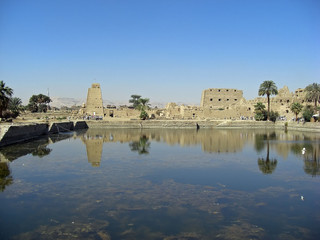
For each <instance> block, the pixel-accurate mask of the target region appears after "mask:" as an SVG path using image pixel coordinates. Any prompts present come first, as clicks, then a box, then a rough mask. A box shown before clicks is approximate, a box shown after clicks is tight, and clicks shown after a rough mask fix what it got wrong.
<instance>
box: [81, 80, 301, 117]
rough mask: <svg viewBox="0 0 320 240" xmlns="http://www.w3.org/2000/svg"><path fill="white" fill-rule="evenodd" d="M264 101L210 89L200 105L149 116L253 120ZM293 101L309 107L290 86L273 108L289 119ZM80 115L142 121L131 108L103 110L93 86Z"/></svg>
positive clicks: (171, 105) (171, 106) (96, 86)
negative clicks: (255, 106) (256, 110)
mask: <svg viewBox="0 0 320 240" xmlns="http://www.w3.org/2000/svg"><path fill="white" fill-rule="evenodd" d="M258 102H262V103H263V104H265V106H266V107H267V98H266V97H265V96H263V97H257V98H255V99H253V100H246V99H245V98H244V97H243V91H242V90H238V89H230V88H209V89H205V90H204V91H203V92H202V95H201V102H200V106H186V105H177V104H176V103H168V104H167V106H166V108H165V109H153V110H149V111H148V113H149V116H151V115H154V116H155V118H159V119H185V120H187V119H194V120H196V119H208V120H210V119H213V120H214V119H219V120H220V119H225V120H227V119H234V120H235V119H254V115H255V112H254V105H256V104H257V103H258ZM294 102H299V103H301V104H303V105H306V104H307V103H306V102H305V92H304V89H300V88H299V89H297V90H296V91H295V92H294V93H291V92H290V91H289V89H288V87H287V86H284V87H283V88H281V89H279V90H278V95H276V96H271V98H270V104H271V105H270V109H271V110H273V111H277V112H279V114H280V116H282V117H285V118H286V119H288V120H290V119H291V118H293V117H294V116H295V115H294V114H293V113H292V112H291V110H290V106H291V104H292V103H294ZM80 114H82V115H91V116H94V115H96V116H103V117H104V118H105V119H107V118H128V119H139V115H140V111H138V110H135V109H133V108H131V107H127V106H121V107H115V106H107V107H106V108H104V107H103V103H102V97H101V89H100V85H99V84H97V83H96V84H92V87H91V88H89V90H88V97H87V104H86V105H85V106H84V107H83V108H82V109H81V111H80Z"/></svg>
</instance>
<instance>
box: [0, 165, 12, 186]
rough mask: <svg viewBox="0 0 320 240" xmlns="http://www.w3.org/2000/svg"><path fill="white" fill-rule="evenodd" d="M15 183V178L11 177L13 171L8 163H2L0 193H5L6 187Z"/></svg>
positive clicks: (0, 168) (0, 166) (0, 167)
mask: <svg viewBox="0 0 320 240" xmlns="http://www.w3.org/2000/svg"><path fill="white" fill-rule="evenodd" d="M12 183H13V178H12V176H11V171H10V168H9V166H8V163H6V162H1V163H0V191H1V192H3V191H4V190H5V188H6V186H9V185H10V184H12Z"/></svg>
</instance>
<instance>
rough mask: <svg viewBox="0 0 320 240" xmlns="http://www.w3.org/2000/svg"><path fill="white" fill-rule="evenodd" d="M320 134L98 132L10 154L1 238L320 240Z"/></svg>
mask: <svg viewBox="0 0 320 240" xmlns="http://www.w3.org/2000/svg"><path fill="white" fill-rule="evenodd" d="M319 176H320V135H319V133H312V132H298V131H297V132H294V131H289V132H285V131H283V130H264V129H261V130H245V129H241V130H240V129H237V130H236V129H233V130H222V129H219V130H217V129H211V130H209V129H200V130H198V131H197V130H196V129H105V128H104V129H98V128H97V129H88V130H86V131H77V132H69V133H64V134H55V135H49V136H46V137H43V138H39V139H37V140H34V141H30V142H25V143H21V144H15V145H11V146H7V147H3V148H1V149H0V189H1V191H0V216H1V217H0V239H103V240H106V239H166V240H173V239H184V240H185V239H319V238H320V228H319V225H320V211H319V210H320V191H319V184H320V177H319Z"/></svg>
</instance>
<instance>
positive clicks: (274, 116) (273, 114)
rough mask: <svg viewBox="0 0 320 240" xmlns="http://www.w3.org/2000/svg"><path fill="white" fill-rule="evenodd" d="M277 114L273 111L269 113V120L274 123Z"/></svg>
mask: <svg viewBox="0 0 320 240" xmlns="http://www.w3.org/2000/svg"><path fill="white" fill-rule="evenodd" d="M279 116H280V115H279V113H278V112H274V111H271V112H270V116H269V120H270V121H272V122H276V120H277V118H278V117H279Z"/></svg>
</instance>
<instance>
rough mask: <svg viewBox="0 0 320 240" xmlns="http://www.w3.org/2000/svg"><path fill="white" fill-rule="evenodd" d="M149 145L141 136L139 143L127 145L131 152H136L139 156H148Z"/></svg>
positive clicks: (134, 142)
mask: <svg viewBox="0 0 320 240" xmlns="http://www.w3.org/2000/svg"><path fill="white" fill-rule="evenodd" d="M150 144H151V143H150V142H149V139H148V138H147V137H146V136H145V135H143V136H141V137H140V140H139V141H133V142H131V143H129V147H130V149H131V151H137V152H138V153H139V154H149V148H150Z"/></svg>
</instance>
